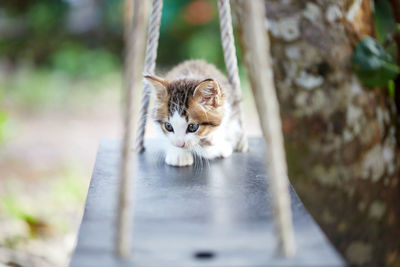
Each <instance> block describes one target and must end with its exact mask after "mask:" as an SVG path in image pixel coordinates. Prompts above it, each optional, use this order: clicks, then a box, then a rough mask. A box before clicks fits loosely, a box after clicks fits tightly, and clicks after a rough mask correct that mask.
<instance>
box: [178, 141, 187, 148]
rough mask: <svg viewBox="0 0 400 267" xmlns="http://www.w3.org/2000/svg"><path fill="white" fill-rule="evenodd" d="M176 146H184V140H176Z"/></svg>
mask: <svg viewBox="0 0 400 267" xmlns="http://www.w3.org/2000/svg"><path fill="white" fill-rule="evenodd" d="M176 146H177V147H180V148H184V147H185V142H183V141H181V142H176Z"/></svg>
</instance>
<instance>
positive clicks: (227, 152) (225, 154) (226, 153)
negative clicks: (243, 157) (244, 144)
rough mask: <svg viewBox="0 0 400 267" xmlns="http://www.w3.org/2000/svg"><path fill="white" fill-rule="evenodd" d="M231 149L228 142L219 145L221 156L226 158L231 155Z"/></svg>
mask: <svg viewBox="0 0 400 267" xmlns="http://www.w3.org/2000/svg"><path fill="white" fill-rule="evenodd" d="M232 152H233V149H232V146H231V145H230V144H229V143H224V144H223V146H221V151H220V153H221V157H223V158H227V157H229V156H230V155H232Z"/></svg>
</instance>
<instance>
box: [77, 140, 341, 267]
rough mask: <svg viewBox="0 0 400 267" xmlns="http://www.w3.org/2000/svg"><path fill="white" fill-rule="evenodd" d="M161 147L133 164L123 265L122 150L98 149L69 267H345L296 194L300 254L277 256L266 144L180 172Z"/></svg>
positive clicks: (110, 145) (156, 144)
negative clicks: (118, 244) (119, 246)
mask: <svg viewBox="0 0 400 267" xmlns="http://www.w3.org/2000/svg"><path fill="white" fill-rule="evenodd" d="M161 144H162V143H161V142H160V141H157V140H147V142H146V151H145V152H144V153H142V154H139V155H138V158H137V159H136V160H138V161H139V164H138V166H139V169H138V172H137V175H136V177H135V180H136V190H135V192H132V193H133V196H134V197H135V199H136V206H135V210H134V221H133V236H132V260H123V259H120V258H118V257H117V256H115V251H114V244H115V229H116V227H115V226H116V218H117V210H118V208H117V204H118V203H117V200H118V197H117V193H118V187H119V180H120V179H119V175H118V170H119V166H120V161H119V157H120V154H121V153H120V147H119V142H117V141H113V140H106V141H103V142H102V143H101V145H100V149H99V151H98V155H97V160H96V164H95V168H94V172H93V176H92V180H91V183H90V187H89V193H88V196H87V200H86V207H85V212H84V216H83V220H82V224H81V227H80V231H79V236H78V243H77V246H76V249H75V252H74V255H73V257H72V261H71V264H70V266H72V267H91V266H93V267H98V266H107V267H114V266H174V267H177V266H345V262H344V261H343V259H342V258H341V256H339V254H338V253H337V252H336V251H335V249H334V248H333V247H332V245H331V244H330V243H329V241H328V240H327V238H326V237H325V235H324V234H323V232H322V231H321V230H320V228H319V227H318V225H317V224H316V223H315V222H314V220H313V219H312V217H311V216H310V215H309V213H308V212H307V210H306V209H305V208H304V206H303V204H302V203H301V201H300V199H299V197H298V196H297V194H296V193H295V191H294V190H293V188H292V187H290V197H291V209H292V213H293V224H294V232H295V238H296V246H297V252H296V254H295V256H294V257H292V258H288V259H286V258H284V257H279V255H277V251H276V230H275V228H274V224H273V217H272V214H271V206H270V203H271V197H270V196H269V194H268V190H267V186H268V184H266V182H265V181H266V179H265V176H266V174H265V170H266V167H265V163H264V162H265V159H264V157H265V155H264V147H265V145H264V141H263V140H262V139H261V138H250V139H249V146H250V152H248V153H234V154H233V155H232V156H231V157H229V158H226V159H220V160H214V161H211V162H209V163H208V162H204V161H202V162H201V163H199V164H197V165H194V166H191V167H183V168H177V167H171V166H168V165H166V164H165V163H164V161H163V155H162V152H161V151H162V150H161ZM267 181H268V179H267Z"/></svg>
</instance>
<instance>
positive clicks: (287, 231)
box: [237, 0, 295, 257]
mask: <svg viewBox="0 0 400 267" xmlns="http://www.w3.org/2000/svg"><path fill="white" fill-rule="evenodd" d="M237 3H238V5H240V9H239V11H241V13H240V15H239V16H238V18H239V19H240V22H241V23H239V25H240V27H241V32H242V34H243V42H244V46H245V47H246V50H245V52H246V55H245V59H246V65H247V66H248V74H249V78H250V81H251V84H252V89H253V93H254V100H255V103H256V107H257V112H258V115H259V118H260V124H261V129H262V132H263V136H264V140H265V143H266V144H267V146H268V148H267V149H266V154H267V162H266V163H267V166H268V167H269V168H268V170H267V171H268V177H269V180H268V182H269V183H268V189H269V192H270V194H271V196H272V206H273V209H274V213H275V216H274V219H275V225H276V227H277V228H278V237H279V244H278V247H279V250H280V252H281V253H282V254H283V255H284V256H287V257H288V256H291V255H293V254H294V253H295V242H294V234H293V224H292V212H291V208H290V195H289V185H288V177H287V164H286V156H285V149H284V142H283V135H282V122H281V117H280V113H279V102H278V98H277V95H276V88H275V84H274V79H273V72H272V60H271V57H270V44H269V39H268V34H267V32H266V31H265V27H264V21H265V14H264V12H265V8H264V4H263V2H262V1H261V0H251V1H249V0H241V1H237Z"/></svg>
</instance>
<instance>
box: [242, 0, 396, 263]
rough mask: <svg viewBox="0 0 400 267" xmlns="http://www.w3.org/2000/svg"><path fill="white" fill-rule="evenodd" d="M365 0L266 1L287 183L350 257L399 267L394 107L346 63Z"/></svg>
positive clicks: (367, 30)
mask: <svg viewBox="0 0 400 267" xmlns="http://www.w3.org/2000/svg"><path fill="white" fill-rule="evenodd" d="M358 3H360V5H358V6H357V4H358ZM369 3H370V1H369V0H364V1H358V0H354V1H350V0H324V1H317V0H315V1H298V0H287V1H277V0H265V4H266V8H267V17H268V23H266V25H268V28H269V30H270V33H269V34H270V39H271V55H272V58H273V61H274V64H273V69H274V77H275V85H276V87H277V90H278V95H279V101H280V104H281V114H282V122H283V124H282V127H283V130H284V134H285V145H286V153H287V160H288V165H289V177H290V179H291V182H292V184H293V185H294V187H295V189H296V191H297V193H298V194H299V195H300V197H301V199H302V200H303V202H304V203H305V205H306V206H307V208H308V209H309V211H310V213H311V214H312V215H313V216H314V218H315V219H316V220H317V221H318V223H319V224H320V226H321V227H322V229H323V230H324V231H325V232H326V234H327V235H328V237H329V238H330V239H331V241H332V242H333V244H334V245H335V246H336V247H337V248H338V249H339V251H340V252H341V253H342V254H343V256H344V257H345V258H346V259H347V260H348V261H349V263H351V264H355V265H374V266H383V265H396V266H399V265H400V241H399V240H400V204H399V203H400V192H399V191H400V190H399V188H400V186H399V169H400V168H399V167H400V158H399V154H398V152H399V147H398V144H397V140H396V132H397V130H396V124H395V121H396V114H395V105H394V103H393V101H392V100H390V99H389V98H388V97H387V94H386V90H384V89H381V88H377V89H368V88H365V87H363V86H362V85H361V84H360V82H359V81H358V79H357V77H356V76H355V74H353V72H352V69H351V60H350V58H351V55H352V52H353V47H354V45H355V43H356V42H357V41H358V40H359V38H361V37H363V36H365V35H372V34H373V30H372V23H371V7H370V4H369ZM236 11H237V14H238V16H237V17H238V20H239V23H238V26H239V30H240V27H241V25H243V23H240V20H242V19H245V18H246V14H241V11H240V10H237V9H236ZM247 15H248V14H247ZM242 43H244V42H242ZM243 51H244V52H245V53H246V47H244V48H243Z"/></svg>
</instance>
